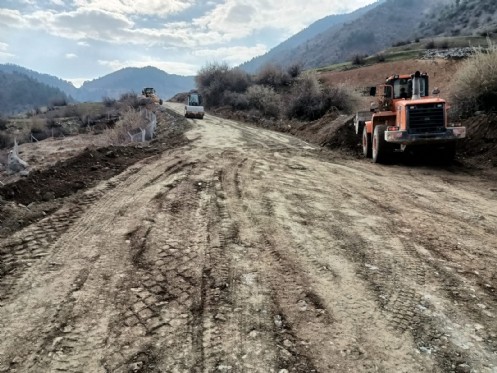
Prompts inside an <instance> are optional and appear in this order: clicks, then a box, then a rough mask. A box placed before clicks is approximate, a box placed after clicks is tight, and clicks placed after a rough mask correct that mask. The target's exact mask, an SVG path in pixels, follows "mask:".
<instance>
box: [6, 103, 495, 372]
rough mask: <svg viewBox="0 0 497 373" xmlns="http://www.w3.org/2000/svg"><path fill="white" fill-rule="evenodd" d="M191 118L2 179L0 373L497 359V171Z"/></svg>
mask: <svg viewBox="0 0 497 373" xmlns="http://www.w3.org/2000/svg"><path fill="white" fill-rule="evenodd" d="M167 105H168V106H169V107H171V108H172V109H174V110H177V111H178V112H179V113H181V109H182V106H181V105H175V104H167ZM181 121H182V120H180V119H179V118H177V120H176V121H173V123H176V127H175V128H177V131H176V132H175V133H176V134H177V136H173V137H174V138H175V139H176V140H174V141H175V142H174V145H171V146H165V145H164V146H162V145H161V144H163V143H164V144H165V143H166V141H165V140H159V141H157V142H155V143H154V144H151V145H150V147H144V148H143V149H134V150H132V149H119V150H117V149H105V150H98V149H94V150H91V151H89V152H88V154H92V155H93V158H92V157H91V156H90V157H84V158H85V159H88V158H92V159H96V161H93V162H91V161H89V162H87V163H88V165H86V166H85V165H84V164H83V165H81V168H80V169H79V171H78V172H74V167H75V166H74V164H73V163H71V162H74V160H72V161H71V160H69V161H67V162H65V163H63V164H60V165H59V166H58V167H55V170H57V172H56V173H54V170H52V171H47V173H46V174H43V175H41V174H34V175H32V176H30V177H32V179H31V180H33V181H36V183H31V184H30V183H29V182H28V181H29V180H30V179H27V180H25V182H26V184H20V183H18V184H16V185H12V186H9V187H7V188H5V187H4V188H1V189H0V190H1V194H2V195H3V197H2V198H3V205H4V206H5V205H9V204H11V205H12V204H13V203H17V204H18V203H23V205H25V206H26V209H28V208H32V207H33V206H37V205H39V204H43V203H52V205H51V206H52V207H53V208H52V210H51V211H44V212H45V214H46V216H44V217H43V218H41V219H40V218H36V219H33V220H32V221H31V222H30V223H25V224H20V225H19V226H17V227H14V226H12V227H11V230H10V231H7V230H5V231H4V237H3V238H0V247H1V249H0V250H1V251H0V263H1V264H0V372H57V371H66V372H278V373H285V372H495V371H497V321H496V317H497V294H496V288H497V272H496V268H497V249H496V248H497V234H496V233H495V227H496V226H497V213H496V211H497V208H496V207H497V181H496V179H494V178H491V177H487V175H490V174H487V173H485V172H480V169H478V168H471V167H469V166H465V165H464V164H455V165H452V166H449V167H442V166H437V165H430V164H416V165H414V166H412V167H409V166H407V165H405V164H404V163H402V162H394V163H393V164H389V165H375V164H372V163H370V162H368V161H366V160H364V159H358V158H356V157H354V156H353V155H349V156H347V155H344V154H342V153H341V152H336V151H332V150H329V149H328V147H327V146H319V145H312V144H310V143H306V142H303V141H302V140H299V139H297V138H296V137H292V136H288V135H286V134H282V133H277V132H272V131H267V130H264V129H261V128H255V127H252V126H248V125H242V124H240V123H237V122H232V121H229V120H225V119H220V118H217V117H213V116H210V115H207V116H206V117H205V119H204V120H189V121H188V123H189V124H190V125H191V126H192V129H191V130H189V131H187V132H185V134H184V136H183V135H182V134H181V133H182V129H184V128H186V126H183V125H180V124H179V123H186V122H181ZM161 123H162V128H163V130H165V128H166V127H168V126H170V123H171V122H169V121H167V120H165V121H164V122H161ZM120 152H130V153H120ZM135 152H136V153H137V154H140V156H136V158H134V154H135ZM112 153H114V155H115V156H113V155H112ZM140 157H142V158H140ZM128 158H129V162H130V164H121V163H120V162H123V163H124V161H123V159H128ZM80 163H81V162H76V164H77V165H79V164H80ZM83 163H84V162H83ZM59 167H60V171H59ZM78 167H79V166H78ZM490 169H491V168H490V166H489V167H487V168H486V170H490ZM104 171H105V172H104ZM81 173H83V175H81ZM92 173H100V174H97V175H99V176H97V177H95V178H91V176H90V175H92ZM78 174H79V175H80V178H79V180H74V178H73V179H71V178H69V179H68V180H69V181H68V182H67V184H66V185H65V187H61V188H55V187H54V188H53V193H54V195H53V196H52V195H50V196H49V201H44V198H43V193H41V197H40V196H39V194H37V193H36V191H37V190H41V184H42V183H46V185H52V184H51V183H52V182H54V183H55V181H57V183H55V185H59V183H60V182H62V180H66V179H67V176H69V175H78ZM58 175H64V177H61V176H58ZM98 179H101V180H100V181H99V180H98ZM50 180H51V181H50ZM83 180H84V181H83ZM75 181H79V182H75ZM37 185H40V186H37ZM24 188H26V189H24ZM33 188H34V189H33ZM45 189H47V188H45ZM45 189H43V190H45ZM23 190H26V191H29V195H32V196H35V197H33V199H28V200H24V199H23V200H21V198H25V194H26V193H23ZM59 190H60V191H61V192H60V193H61V194H59V192H58V191H59ZM64 196H65V197H64ZM52 197H53V198H54V199H53V200H50V199H51V198H52ZM62 197H64V198H62ZM40 198H41V201H40ZM31 203H33V205H31V207H28V206H29V205H30V204H31ZM2 218H4V219H5V215H4V214H2ZM2 224H4V223H2ZM2 226H3V225H2Z"/></svg>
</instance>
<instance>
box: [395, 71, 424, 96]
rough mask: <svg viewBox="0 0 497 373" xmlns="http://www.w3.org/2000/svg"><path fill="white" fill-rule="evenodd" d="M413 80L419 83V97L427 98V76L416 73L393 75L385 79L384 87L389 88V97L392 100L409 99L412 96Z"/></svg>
mask: <svg viewBox="0 0 497 373" xmlns="http://www.w3.org/2000/svg"><path fill="white" fill-rule="evenodd" d="M415 79H417V80H418V82H419V96H420V97H426V96H429V91H428V75H427V74H426V73H422V74H421V73H419V72H416V73H415V74H412V75H394V76H391V77H389V78H387V80H386V86H390V87H391V90H392V92H391V96H390V97H391V98H393V99H402V98H405V99H411V98H412V97H413V94H414V86H413V82H415ZM403 92H405V94H403Z"/></svg>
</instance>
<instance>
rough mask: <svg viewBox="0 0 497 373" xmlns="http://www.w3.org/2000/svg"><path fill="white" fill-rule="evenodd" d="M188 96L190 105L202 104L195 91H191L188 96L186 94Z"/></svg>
mask: <svg viewBox="0 0 497 373" xmlns="http://www.w3.org/2000/svg"><path fill="white" fill-rule="evenodd" d="M188 98H189V100H188V101H189V102H188V105H190V106H200V105H202V99H201V97H200V95H198V94H196V93H192V94H190V96H188Z"/></svg>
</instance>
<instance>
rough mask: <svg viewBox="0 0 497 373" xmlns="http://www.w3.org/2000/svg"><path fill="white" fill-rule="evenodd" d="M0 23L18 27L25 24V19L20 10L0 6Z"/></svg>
mask: <svg viewBox="0 0 497 373" xmlns="http://www.w3.org/2000/svg"><path fill="white" fill-rule="evenodd" d="M0 24H1V25H3V26H6V27H9V26H10V27H19V28H20V27H23V26H25V25H26V21H25V20H24V17H23V16H22V14H21V12H20V11H18V10H13V9H2V8H0Z"/></svg>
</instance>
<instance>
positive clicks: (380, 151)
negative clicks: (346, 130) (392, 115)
mask: <svg viewBox="0 0 497 373" xmlns="http://www.w3.org/2000/svg"><path fill="white" fill-rule="evenodd" d="M386 129H387V127H386V126H384V125H377V126H376V127H375V129H374V133H373V144H372V157H373V163H385V162H386V161H387V160H388V159H389V158H390V155H391V153H392V148H391V146H390V144H389V143H387V142H386V141H385V130H386Z"/></svg>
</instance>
